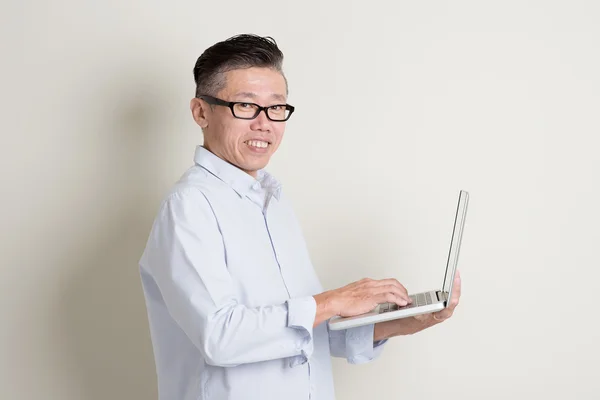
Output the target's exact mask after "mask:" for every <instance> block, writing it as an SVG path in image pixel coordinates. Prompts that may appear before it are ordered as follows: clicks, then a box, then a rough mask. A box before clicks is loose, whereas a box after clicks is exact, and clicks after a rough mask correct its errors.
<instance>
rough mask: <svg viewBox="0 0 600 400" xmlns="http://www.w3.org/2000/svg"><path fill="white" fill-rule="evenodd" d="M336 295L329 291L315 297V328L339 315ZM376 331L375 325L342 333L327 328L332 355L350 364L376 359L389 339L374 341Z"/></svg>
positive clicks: (345, 330) (342, 331)
mask: <svg viewBox="0 0 600 400" xmlns="http://www.w3.org/2000/svg"><path fill="white" fill-rule="evenodd" d="M335 293H336V292H335V291H328V292H324V293H320V294H318V295H316V296H314V298H315V301H316V303H317V311H316V318H315V325H314V326H315V327H316V326H317V325H319V324H321V323H322V322H325V323H327V320H329V318H331V317H333V316H335V315H338V313H337V311H335V308H334V305H333V304H334V299H335ZM374 329H375V326H374V325H373V324H371V325H365V326H359V327H356V328H350V329H344V330H341V331H331V330H329V326H327V331H328V334H329V347H330V350H331V355H332V356H333V357H340V358H345V359H346V360H347V361H348V362H349V363H350V364H364V363H367V362H370V361H372V360H374V359H376V358H377V357H379V355H380V354H381V352H382V350H383V344H384V343H385V342H387V339H382V340H376V341H374V340H373V339H374Z"/></svg>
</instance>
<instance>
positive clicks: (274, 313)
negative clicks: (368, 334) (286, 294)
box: [146, 189, 316, 367]
mask: <svg viewBox="0 0 600 400" xmlns="http://www.w3.org/2000/svg"><path fill="white" fill-rule="evenodd" d="M147 249H148V254H147V258H146V260H147V262H146V268H147V269H148V272H149V273H150V275H151V276H152V277H153V279H154V280H155V282H156V284H157V285H158V287H159V289H160V292H161V295H162V296H163V299H164V301H165V304H166V307H167V309H168V311H169V313H170V314H171V316H172V317H173V319H174V320H175V321H176V322H177V323H178V325H179V326H180V327H181V329H182V330H183V331H184V332H185V333H186V335H187V336H188V337H189V338H190V340H191V341H192V342H193V343H194V345H195V346H196V347H197V348H198V349H199V350H200V352H201V353H202V355H203V356H204V358H205V360H206V362H207V363H209V364H211V365H217V366H222V367H231V366H236V365H240V364H245V363H252V362H258V361H265V360H272V359H279V358H287V357H291V365H297V364H298V363H303V362H305V361H306V359H307V358H308V357H310V355H311V353H312V351H313V330H312V327H313V324H314V320H315V315H316V302H315V300H314V298H313V297H312V296H308V297H302V298H295V299H290V300H288V301H287V302H285V303H283V304H277V305H270V306H264V307H254V308H250V307H246V306H245V305H243V304H239V301H238V299H237V298H236V294H235V290H234V283H233V280H232V278H231V276H230V275H229V272H228V270H227V266H226V263H225V256H224V254H225V249H224V246H223V242H222V238H221V234H220V231H219V226H218V224H217V221H216V218H215V216H214V214H213V212H212V208H211V206H210V204H209V202H208V200H207V199H206V198H205V196H204V195H203V194H202V193H201V192H200V191H199V190H196V189H186V190H185V191H183V192H178V193H174V194H172V195H171V196H170V197H169V198H168V199H167V200H166V201H165V202H164V203H163V205H162V207H161V210H160V212H159V216H158V218H157V221H156V222H155V224H154V226H153V229H152V232H151V235H150V238H149V243H148V247H147Z"/></svg>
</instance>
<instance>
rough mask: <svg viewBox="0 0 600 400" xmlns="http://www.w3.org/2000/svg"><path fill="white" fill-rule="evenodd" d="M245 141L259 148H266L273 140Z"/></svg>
mask: <svg viewBox="0 0 600 400" xmlns="http://www.w3.org/2000/svg"><path fill="white" fill-rule="evenodd" d="M244 143H246V144H247V145H248V146H251V147H255V148H257V149H266V148H267V147H269V145H270V144H271V142H265V141H263V140H246V141H245V142H244Z"/></svg>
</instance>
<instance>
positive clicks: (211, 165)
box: [194, 146, 281, 200]
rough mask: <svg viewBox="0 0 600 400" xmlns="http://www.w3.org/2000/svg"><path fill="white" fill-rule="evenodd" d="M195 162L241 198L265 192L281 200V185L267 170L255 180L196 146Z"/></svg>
mask: <svg viewBox="0 0 600 400" xmlns="http://www.w3.org/2000/svg"><path fill="white" fill-rule="evenodd" d="M194 162H195V163H196V164H198V165H199V166H201V167H202V168H204V169H206V170H207V171H208V172H210V173H211V174H213V175H214V176H216V177H217V178H219V179H220V180H221V181H223V182H225V183H226V184H228V185H229V186H231V188H232V189H233V190H235V192H236V193H237V194H238V195H240V196H250V197H252V196H253V195H256V194H259V193H260V192H262V191H263V190H264V191H267V192H271V193H273V196H275V198H276V199H277V200H279V196H280V195H281V183H280V182H279V181H278V180H277V179H275V177H273V176H272V175H271V174H269V173H268V172H266V171H265V170H262V169H260V170H258V171H257V174H256V179H255V178H253V177H252V176H251V175H249V174H248V173H246V172H244V171H242V170H241V169H239V168H238V167H236V166H235V165H233V164H230V163H229V162H227V161H225V160H223V159H221V158H219V157H218V156H216V155H215V154H213V153H212V152H210V151H209V150H207V149H206V148H204V147H202V146H196V153H195V155H194Z"/></svg>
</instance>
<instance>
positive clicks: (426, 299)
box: [379, 293, 433, 314]
mask: <svg viewBox="0 0 600 400" xmlns="http://www.w3.org/2000/svg"><path fill="white" fill-rule="evenodd" d="M410 298H411V299H412V301H413V302H412V303H411V304H408V305H406V306H404V307H401V306H398V304H396V303H382V304H380V305H379V306H380V307H379V313H380V314H381V313H385V312H390V311H396V310H399V309H405V308H414V307H419V306H425V305H427V304H432V303H433V301H432V300H431V296H428V295H427V294H426V293H417V294H413V295H411V296H410Z"/></svg>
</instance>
